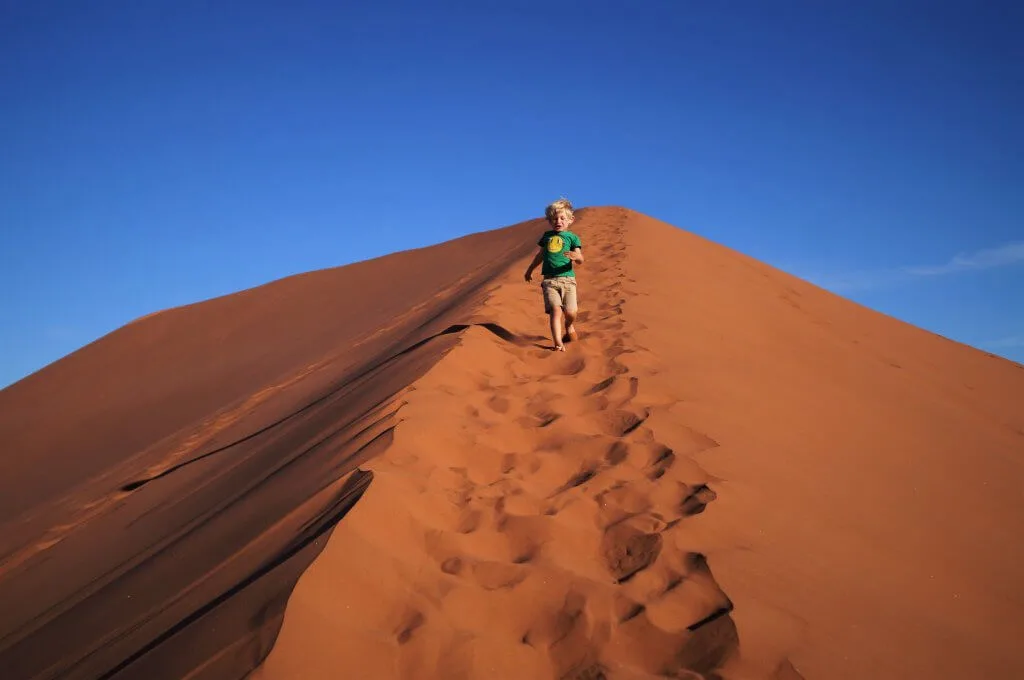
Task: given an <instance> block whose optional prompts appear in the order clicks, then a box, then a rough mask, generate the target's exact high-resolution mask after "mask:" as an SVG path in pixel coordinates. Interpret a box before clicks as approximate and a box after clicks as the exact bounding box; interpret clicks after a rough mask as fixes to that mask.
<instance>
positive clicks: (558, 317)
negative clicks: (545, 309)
mask: <svg viewBox="0 0 1024 680" xmlns="http://www.w3.org/2000/svg"><path fill="white" fill-rule="evenodd" d="M551 341H552V342H553V343H555V349H557V350H561V349H564V345H563V344H562V308H561V307H555V308H554V309H552V310H551Z"/></svg>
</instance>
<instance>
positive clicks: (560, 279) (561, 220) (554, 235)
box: [525, 198, 583, 352]
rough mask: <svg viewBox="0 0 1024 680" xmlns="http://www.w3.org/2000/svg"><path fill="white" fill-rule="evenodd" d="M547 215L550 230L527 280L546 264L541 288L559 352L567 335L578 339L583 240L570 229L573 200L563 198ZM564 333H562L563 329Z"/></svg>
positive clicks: (541, 243)
mask: <svg viewBox="0 0 1024 680" xmlns="http://www.w3.org/2000/svg"><path fill="white" fill-rule="evenodd" d="M544 216H545V217H546V218H547V220H548V223H549V224H551V229H549V230H548V231H545V232H544V235H543V236H541V237H540V240H539V241H537V245H538V246H540V250H539V251H537V254H536V255H535V256H534V258H533V261H532V262H530V266H529V267H527V268H526V276H525V278H526V280H527V282H529V281H532V280H533V270H534V269H536V268H537V265H539V264H541V263H543V265H544V266H543V267H542V268H541V276H543V277H544V280H543V281H542V282H541V284H540V287H541V291H543V293H544V312H545V313H546V314H547V315H548V316H549V317H550V321H551V340H552V341H553V342H554V344H555V346H554V349H555V351H557V352H564V351H565V345H564V344H563V342H564V340H565V338H566V337H568V339H569V340H572V341H575V340H576V339H577V335H576V327H575V326H574V322H575V321H576V311H577V305H576V272H574V271H573V266H574V265H581V264H583V243H582V242H581V241H580V237H579V236H577V235H576V234H574V233H573V232H571V231H569V225H571V224H572V223H573V221H574V220H575V217H574V216H573V211H572V203H570V202H569V201H568V200H566V199H564V198H560V199H559V200H557V201H555V202H554V203H552V204H551V205H549V206H548V207H547V208H546V209H545V210H544ZM563 322H564V328H565V332H564V334H563V331H562V328H563Z"/></svg>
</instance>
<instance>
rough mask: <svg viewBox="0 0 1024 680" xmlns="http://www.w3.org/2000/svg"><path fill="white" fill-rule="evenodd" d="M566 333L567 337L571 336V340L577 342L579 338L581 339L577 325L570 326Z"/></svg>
mask: <svg viewBox="0 0 1024 680" xmlns="http://www.w3.org/2000/svg"><path fill="white" fill-rule="evenodd" d="M565 335H566V337H567V338H569V342H576V341H577V340H579V339H580V336H579V334H578V333H576V326H575V325H573V326H569V328H568V329H567V330H566V331H565Z"/></svg>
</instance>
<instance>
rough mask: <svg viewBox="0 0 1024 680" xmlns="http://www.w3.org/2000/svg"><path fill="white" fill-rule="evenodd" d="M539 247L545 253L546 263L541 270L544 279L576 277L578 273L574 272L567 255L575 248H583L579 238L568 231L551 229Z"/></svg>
mask: <svg viewBox="0 0 1024 680" xmlns="http://www.w3.org/2000/svg"><path fill="white" fill-rule="evenodd" d="M537 245H538V246H540V247H541V249H542V250H543V251H544V262H543V265H542V266H541V270H540V273H541V275H542V276H543V277H545V278H550V277H552V276H576V272H574V271H573V270H572V260H570V259H569V258H568V257H566V256H565V254H566V253H567V252H569V251H570V250H572V249H573V248H582V247H583V243H582V242H581V241H580V237H579V236H577V235H576V234H574V233H572V232H571V231H569V230H568V229H566V230H565V231H555V230H554V229H549V230H548V231H545V232H544V235H543V236H541V237H540V240H539V241H537Z"/></svg>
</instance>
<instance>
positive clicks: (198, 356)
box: [0, 208, 1024, 680]
mask: <svg viewBox="0 0 1024 680" xmlns="http://www.w3.org/2000/svg"><path fill="white" fill-rule="evenodd" d="M578 218H579V219H578V223H577V225H576V226H575V227H574V230H576V231H578V233H580V234H581V236H582V238H583V241H584V248H585V251H586V253H587V262H586V264H585V265H584V266H583V267H581V268H580V269H579V271H578V276H579V281H580V303H581V309H582V310H583V313H582V315H581V318H580V322H579V327H580V331H581V338H580V341H579V342H577V343H571V344H570V345H569V346H568V351H567V352H566V353H565V354H557V353H554V352H551V351H550V350H548V349H546V347H547V346H548V345H549V344H550V340H549V339H547V338H546V320H545V318H544V316H543V314H542V302H541V298H540V293H539V290H538V288H537V284H536V283H534V284H527V283H525V282H524V281H523V280H522V272H523V270H524V269H525V267H526V264H527V262H528V261H529V259H530V257H531V256H532V251H533V246H532V244H533V242H534V241H535V239H536V235H537V233H539V230H540V229H542V228H543V225H542V223H540V222H539V221H537V220H534V221H531V222H528V223H523V224H520V225H515V226H513V227H509V228H507V229H504V230H498V231H494V232H488V233H485V234H480V235H474V236H472V237H468V238H467V239H461V240H459V241H456V242H452V243H449V244H443V245H441V246H436V247H433V248H427V249H421V250H418V251H411V252H409V253H401V254H398V255H394V256H390V257H389V258H382V259H381V260H379V261H377V262H374V263H363V264H360V265H353V266H351V267H343V268H339V269H337V270H329V271H326V272H316V273H313V274H308V275H305V276H303V277H293V278H292V279H286V280H284V281H281V282H276V283H274V284H269V285H268V286H264V287H261V288H259V289H254V290H251V291H245V292H243V293H239V294H237V295H235V296H227V297H225V298H220V299H218V300H213V301H210V302H207V303H202V304H200V305H195V306H192V307H186V308H179V309H176V310H169V311H167V312H165V313H162V314H159V315H157V316H154V317H149V318H144V319H141V320H139V321H137V322H135V323H133V324H131V325H129V326H126V327H125V328H124V329H121V330H120V331H118V332H117V333H115V334H112V335H111V336H108V338H104V339H102V340H101V341H98V342H97V343H94V345H92V346H90V347H88V348H85V349H83V350H81V351H80V352H79V353H76V355H72V356H71V357H68V358H67V359H65V360H63V361H62V362H58V363H57V364H54V365H53V366H51V367H49V368H47V369H45V370H44V371H42V372H40V373H39V374H36V375H35V376H32V377H30V378H28V379H26V380H25V381H22V382H21V383H18V384H16V385H14V386H12V387H11V388H8V389H7V390H4V391H2V392H0V441H2V442H3V443H4V445H5V449H6V450H7V451H12V452H13V453H7V455H5V456H4V457H0V480H3V481H0V491H2V495H0V499H2V500H0V602H3V603H4V604H5V606H4V607H3V608H2V609H0V668H6V669H12V670H11V671H9V672H11V673H12V675H10V677H13V678H23V677H24V678H30V677H33V678H34V677H53V676H54V675H55V674H57V671H64V672H65V673H66V675H62V676H61V677H69V678H94V677H110V678H114V677H116V678H129V677H130V678H158V677H165V678H181V677H188V678H224V677H243V676H244V675H245V674H246V673H247V672H248V671H250V670H251V669H253V668H254V667H255V666H257V664H260V663H261V661H262V664H261V665H259V667H258V668H257V669H256V670H255V671H254V672H253V673H252V674H251V676H250V677H253V678H257V679H260V680H271V679H272V680H299V679H302V680H313V679H316V678H424V677H437V678H545V677H551V678H560V677H570V678H600V677H606V678H622V679H633V678H654V677H683V678H699V677H705V678H715V677H720V678H734V679H741V678H742V679H746V678H777V679H785V680H793V679H796V678H801V677H802V678H807V679H808V680H810V679H811V678H963V677H986V678H1004V677H1005V678H1010V677H1024V652H1021V651H1019V647H1018V646H1017V641H1018V639H1019V638H1020V637H1021V635H1022V634H1024V597H1022V589H1021V579H1020V576H1019V575H1020V574H1022V573H1024V548H1022V547H1021V545H1020V541H1019V537H1020V536H1021V535H1024V494H1021V492H1020V487H1021V480H1022V479H1024V457H1022V454H1024V409H1022V408H1021V404H1024V367H1022V366H1020V365H1018V364H1014V363H1012V362H1009V361H1006V360H1003V359H999V358H996V357H993V356H991V355H986V354H984V353H982V352H979V351H977V350H974V349H971V348H968V347H965V346H963V345H960V344H957V343H954V342H951V341H949V340H946V339H944V338H940V337H937V336H935V335H933V334H930V333H927V332H925V331H922V330H920V329H917V328H914V327H911V326H909V325H907V324H904V323H902V322H899V321H897V320H895V319H892V318H889V317H886V316H884V315H881V314H878V313H876V312H872V311H870V310H867V309H865V308H863V307H860V306H858V305H855V304H853V303H851V302H849V301H846V300H844V299H842V298H840V297H837V296H834V295H831V294H829V293H827V292H824V291H822V290H820V289H818V288H815V287H814V286H811V285H810V284H807V283H805V282H803V281H800V280H799V279H796V278H794V277H791V276H788V275H786V274H784V273H782V272H779V271H778V270H775V269H773V268H771V267H768V266H766V265H764V264H761V263H758V262H756V261H754V260H751V259H750V258H747V257H744V256H742V255H740V254H738V253H736V252H733V251H730V250H728V249H726V248H722V247H720V246H717V245H715V244H713V243H710V242H708V241H706V240H704V239H701V238H699V237H696V236H694V235H692V234H689V233H687V232H685V231H682V230H679V229H676V228H674V227H670V226H668V225H665V224H663V223H661V222H658V221H656V220H653V219H650V218H647V217H645V216H643V215H640V214H638V213H635V212H631V211H628V210H623V209H618V208H599V209H587V210H583V211H580V213H579V214H578ZM470 251H472V252H473V253H474V255H477V254H478V255H480V257H479V258H466V257H465V256H464V253H466V252H470ZM453 252H458V253H460V254H463V256H462V257H461V258H460V259H459V260H458V261H462V262H465V261H477V262H482V263H486V266H485V267H483V268H481V269H478V270H476V271H469V272H460V271H453V270H452V268H451V260H450V259H449V255H450V254H451V253H453ZM368 302H369V303H372V304H368ZM225 447H227V448H225ZM196 459H198V460H196ZM192 460H196V462H193V463H188V461H192ZM181 463H187V464H186V465H185V466H184V467H180V468H175V467H174V466H175V465H179V464H181ZM357 466H358V468H359V470H356V467H357ZM146 480H152V481H146ZM328 539H329V540H328ZM293 586H294V590H293ZM282 624H283V625H282ZM47 669H48V672H47ZM4 677H8V676H7V675H5V676H4Z"/></svg>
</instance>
